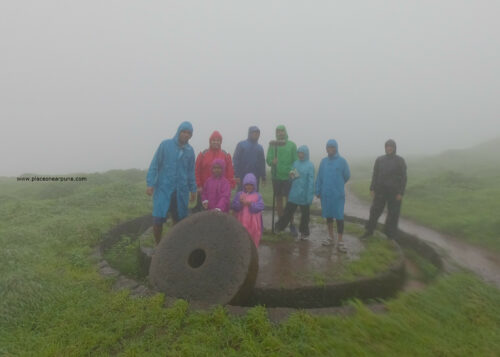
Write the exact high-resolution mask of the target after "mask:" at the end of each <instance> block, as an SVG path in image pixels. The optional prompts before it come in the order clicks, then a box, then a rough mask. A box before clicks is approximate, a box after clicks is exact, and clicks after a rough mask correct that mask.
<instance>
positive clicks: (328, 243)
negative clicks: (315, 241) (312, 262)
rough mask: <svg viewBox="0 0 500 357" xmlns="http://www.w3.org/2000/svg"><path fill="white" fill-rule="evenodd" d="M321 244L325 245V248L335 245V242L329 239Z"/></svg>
mask: <svg viewBox="0 0 500 357" xmlns="http://www.w3.org/2000/svg"><path fill="white" fill-rule="evenodd" d="M321 244H322V245H324V246H325V247H331V246H334V245H335V241H334V240H333V239H332V238H327V239H325V240H324V241H323V243H321Z"/></svg>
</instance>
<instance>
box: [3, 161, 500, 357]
mask: <svg viewBox="0 0 500 357" xmlns="http://www.w3.org/2000/svg"><path fill="white" fill-rule="evenodd" d="M87 177H88V181H87V182H84V183H57V184H48V183H24V182H23V183H17V182H15V181H14V180H12V179H2V180H1V181H0V203H1V204H0V247H1V249H0V262H2V264H0V316H1V318H0V355H2V356H4V355H5V356H17V355H36V356H54V355H56V356H79V355H86V356H88V355H126V356H142V355H172V356H179V355H184V356H186V355H207V356H212V355H234V356H235V355H238V356H259V355H262V356H264V355H291V356H299V355H317V356H323V355H336V356H352V355H373V356H401V355H422V356H436V355H441V356H471V355H474V356H493V355H496V354H497V353H498V351H500V339H499V338H498V337H499V336H500V304H498V301H500V291H499V290H497V289H495V288H494V287H492V286H490V285H486V284H483V283H481V282H480V281H479V280H478V279H476V278H475V277H473V276H470V275H466V274H457V275H451V276H444V277H440V278H438V279H437V281H436V282H435V283H432V284H431V286H430V287H429V288H428V289H426V290H425V291H422V292H415V293H405V294H401V295H400V296H399V298H398V299H395V300H392V301H390V302H388V303H387V305H386V306H387V309H388V312H387V313H385V314H375V313H373V312H370V311H369V310H368V309H367V308H366V307H365V306H364V305H363V304H362V303H359V302H356V301H354V302H352V304H353V305H354V306H355V308H356V313H355V314H354V315H353V316H350V317H340V316H339V317H313V316H310V315H308V314H307V313H304V312H297V313H296V314H294V315H292V316H291V317H290V319H289V320H287V321H286V322H284V323H282V324H277V325H275V324H272V323H271V322H270V321H269V320H268V319H267V315H266V309H265V308H263V307H256V308H253V309H251V310H250V311H249V312H248V314H247V315H246V316H244V317H233V316H231V315H228V313H227V312H226V311H225V309H224V308H223V307H217V308H215V309H213V310H212V311H208V312H191V311H189V309H188V305H187V303H186V302H184V301H182V300H179V301H177V303H175V305H174V306H173V307H171V308H168V309H165V308H163V301H164V298H163V296H162V295H161V294H158V295H155V296H153V297H151V298H142V299H131V298H129V297H128V293H127V292H113V291H111V289H110V286H111V285H112V281H111V280H108V279H105V278H103V277H101V276H100V275H99V274H98V273H97V269H96V266H95V265H94V262H93V261H92V259H91V258H90V256H89V255H90V253H91V251H92V247H94V246H95V245H96V244H97V243H98V242H99V239H100V237H101V234H102V233H103V232H105V231H107V230H108V229H110V228H111V227H112V226H113V225H115V224H117V223H119V222H121V221H124V220H128V219H130V218H133V217H137V216H140V215H142V214H144V213H145V212H148V211H150V209H151V202H150V199H149V198H148V197H147V196H146V195H145V194H144V190H145V184H144V172H140V171H134V170H131V171H114V172H109V173H106V174H95V175H87Z"/></svg>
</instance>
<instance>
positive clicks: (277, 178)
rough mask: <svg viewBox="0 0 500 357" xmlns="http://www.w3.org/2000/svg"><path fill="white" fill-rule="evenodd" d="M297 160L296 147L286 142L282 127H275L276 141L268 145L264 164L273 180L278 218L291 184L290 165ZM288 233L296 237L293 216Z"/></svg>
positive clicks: (284, 128) (281, 213)
mask: <svg viewBox="0 0 500 357" xmlns="http://www.w3.org/2000/svg"><path fill="white" fill-rule="evenodd" d="M295 160H297V145H295V143H294V142H293V141H291V140H288V133H287V131H286V127H285V126H284V125H278V126H277V127H276V140H273V141H271V142H270V143H269V148H268V149H267V155H266V162H267V164H268V165H269V166H270V167H271V173H272V178H273V195H275V197H276V211H277V213H278V217H281V216H283V198H284V197H285V198H286V197H288V194H289V193H290V187H291V185H292V182H291V181H290V178H289V176H288V175H289V173H290V170H291V169H292V165H293V163H294V162H295ZM290 231H291V232H292V234H293V235H294V236H297V229H296V228H295V226H294V225H293V216H292V218H291V220H290Z"/></svg>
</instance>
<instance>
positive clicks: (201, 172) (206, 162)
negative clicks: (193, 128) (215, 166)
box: [195, 131, 234, 187]
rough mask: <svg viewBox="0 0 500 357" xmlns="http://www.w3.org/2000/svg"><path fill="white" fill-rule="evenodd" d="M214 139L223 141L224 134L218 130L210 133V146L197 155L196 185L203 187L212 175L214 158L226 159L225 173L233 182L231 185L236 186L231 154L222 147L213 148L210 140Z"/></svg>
mask: <svg viewBox="0 0 500 357" xmlns="http://www.w3.org/2000/svg"><path fill="white" fill-rule="evenodd" d="M213 139H220V141H221V143H222V135H221V134H220V133H219V132H218V131H214V132H213V133H212V135H210V139H209V140H208V144H209V148H208V149H206V150H204V151H202V152H200V153H199V154H198V156H197V157H196V164H195V175H196V186H198V187H203V185H204V184H205V181H207V179H208V178H209V177H210V176H212V163H213V162H214V160H215V159H222V160H224V163H225V167H226V168H225V169H224V171H223V175H224V177H225V178H227V179H228V181H229V182H230V183H231V187H234V170H233V160H232V159H231V154H229V153H227V152H226V151H224V150H222V149H212V148H211V147H210V141H212V140H213Z"/></svg>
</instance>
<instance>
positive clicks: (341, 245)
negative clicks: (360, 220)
mask: <svg viewBox="0 0 500 357" xmlns="http://www.w3.org/2000/svg"><path fill="white" fill-rule="evenodd" d="M337 250H338V252H339V253H347V249H346V248H345V246H344V242H339V243H338V244H337Z"/></svg>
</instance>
